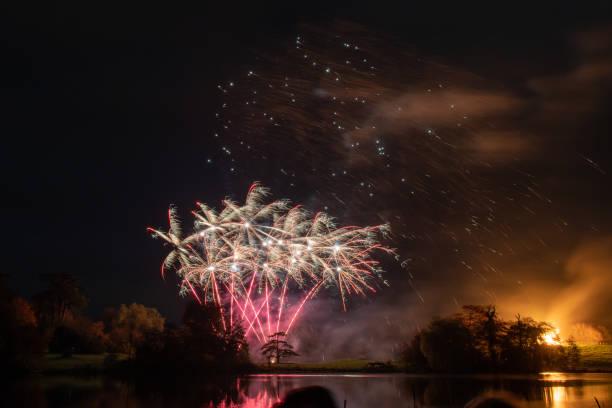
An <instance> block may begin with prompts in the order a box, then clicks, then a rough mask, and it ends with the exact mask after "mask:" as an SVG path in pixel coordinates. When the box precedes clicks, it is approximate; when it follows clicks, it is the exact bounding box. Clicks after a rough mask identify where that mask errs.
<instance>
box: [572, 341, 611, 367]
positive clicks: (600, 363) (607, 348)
mask: <svg viewBox="0 0 612 408" xmlns="http://www.w3.org/2000/svg"><path fill="white" fill-rule="evenodd" d="M578 348H579V349H580V359H581V363H582V369H583V370H585V371H612V344H597V345H586V344H585V345H579V346H578Z"/></svg>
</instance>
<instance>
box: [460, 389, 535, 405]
mask: <svg viewBox="0 0 612 408" xmlns="http://www.w3.org/2000/svg"><path fill="white" fill-rule="evenodd" d="M523 406H524V405H523V404H522V403H521V401H520V400H519V399H517V398H516V397H515V396H514V395H513V394H511V393H509V392H505V391H491V392H487V393H484V394H482V395H480V396H478V397H476V398H475V399H473V400H472V401H470V402H468V403H467V404H466V405H465V407H466V408H521V407H523Z"/></svg>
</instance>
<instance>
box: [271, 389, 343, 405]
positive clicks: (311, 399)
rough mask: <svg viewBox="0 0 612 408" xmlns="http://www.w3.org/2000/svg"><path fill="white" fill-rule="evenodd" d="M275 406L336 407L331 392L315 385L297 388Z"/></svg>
mask: <svg viewBox="0 0 612 408" xmlns="http://www.w3.org/2000/svg"><path fill="white" fill-rule="evenodd" d="M274 407H275V408H336V403H335V402H334V398H333V397H332V394H331V392H329V391H328V390H327V389H326V388H323V387H319V386H314V387H304V388H296V389H294V390H291V391H289V392H288V393H287V395H285V398H283V400H282V401H281V402H279V403H277V404H275V405H274Z"/></svg>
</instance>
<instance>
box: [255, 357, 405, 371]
mask: <svg viewBox="0 0 612 408" xmlns="http://www.w3.org/2000/svg"><path fill="white" fill-rule="evenodd" d="M256 366H257V369H258V371H260V372H393V371H400V366H399V365H398V364H397V363H396V362H393V361H391V362H374V361H371V360H362V359H345V360H334V361H328V362H321V363H281V364H272V365H268V364H267V363H257V364H256Z"/></svg>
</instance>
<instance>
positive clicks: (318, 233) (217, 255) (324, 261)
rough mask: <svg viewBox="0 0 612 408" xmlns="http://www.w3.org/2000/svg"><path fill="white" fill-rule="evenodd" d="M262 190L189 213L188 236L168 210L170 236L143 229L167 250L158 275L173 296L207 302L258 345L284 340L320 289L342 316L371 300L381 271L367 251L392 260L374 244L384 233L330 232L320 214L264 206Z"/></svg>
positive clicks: (284, 205)
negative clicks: (169, 278) (277, 336)
mask: <svg viewBox="0 0 612 408" xmlns="http://www.w3.org/2000/svg"><path fill="white" fill-rule="evenodd" d="M267 195H268V190H267V189H266V188H264V187H262V186H260V185H258V184H253V185H252V186H251V188H250V190H249V192H248V194H247V197H246V201H245V203H244V205H242V206H241V205H238V204H237V203H234V202H231V201H229V200H225V201H223V203H224V205H225V208H224V209H223V210H222V211H221V212H220V213H217V212H216V211H214V210H213V209H211V208H209V207H208V206H206V205H205V204H202V203H198V205H199V207H200V209H199V211H197V212H193V215H194V216H195V218H196V220H195V231H194V233H192V234H191V235H188V236H186V237H183V236H182V232H181V228H180V223H179V221H178V219H177V216H176V210H175V209H174V208H170V210H169V222H170V230H169V231H168V232H162V231H158V230H154V229H151V228H149V230H150V231H152V232H153V233H154V236H158V237H161V238H163V239H164V240H166V241H167V242H168V243H169V244H170V245H172V246H173V248H174V249H173V250H172V251H171V252H170V254H169V255H168V256H167V257H166V259H165V261H164V263H163V266H162V275H163V273H164V268H166V267H171V266H175V267H176V271H177V274H178V275H179V276H180V278H181V279H182V283H181V292H182V294H186V293H189V292H191V293H192V294H193V295H194V296H195V297H196V299H197V300H198V301H200V302H208V301H210V302H214V303H215V304H217V305H218V306H220V307H221V308H222V310H223V311H224V312H225V313H226V314H228V316H229V320H230V321H229V322H227V321H224V322H223V324H224V326H225V325H227V324H228V323H229V325H230V326H232V325H233V324H234V318H235V317H238V318H239V320H241V321H242V322H243V323H244V325H245V326H246V327H245V328H246V334H247V335H248V334H249V333H251V332H252V333H254V335H255V336H256V337H257V338H258V339H259V340H260V341H263V340H264V339H266V338H267V336H269V335H270V334H272V333H274V332H278V331H285V332H289V331H290V330H291V327H292V325H293V323H294V321H295V319H296V317H297V316H298V315H299V313H300V311H301V310H302V307H303V306H304V304H305V303H306V301H308V300H309V299H311V298H313V297H314V296H315V295H316V293H317V292H318V291H319V290H320V289H323V288H326V287H335V288H337V289H338V291H339V292H340V296H341V298H342V303H343V305H344V306H345V309H346V298H347V296H349V295H353V294H360V295H365V294H366V293H367V292H375V288H374V287H373V286H372V280H373V279H374V278H377V277H380V274H381V272H382V270H381V269H380V268H379V267H378V262H377V261H376V260H374V259H372V253H373V252H374V251H375V250H381V251H383V252H387V253H392V252H393V251H392V250H390V249H389V248H386V247H384V246H383V245H381V244H380V243H378V242H376V236H377V234H378V233H382V234H386V233H387V230H388V227H387V226H386V225H379V226H375V227H365V228H361V227H356V226H347V227H342V228H336V226H335V225H334V223H333V220H332V219H331V218H330V217H329V216H328V215H327V214H325V213H322V212H319V213H317V214H315V215H314V216H311V215H310V213H308V212H307V211H305V210H304V209H302V207H301V206H300V205H297V206H295V207H292V208H291V207H290V206H289V202H288V201H287V200H279V201H274V202H271V203H265V201H264V198H265V197H266V196H267ZM296 289H299V291H300V292H301V293H302V295H301V300H300V301H299V302H298V303H297V304H295V305H289V304H288V303H289V302H288V298H287V295H288V291H292V290H296Z"/></svg>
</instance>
